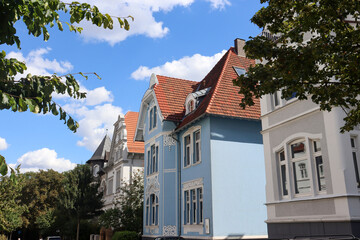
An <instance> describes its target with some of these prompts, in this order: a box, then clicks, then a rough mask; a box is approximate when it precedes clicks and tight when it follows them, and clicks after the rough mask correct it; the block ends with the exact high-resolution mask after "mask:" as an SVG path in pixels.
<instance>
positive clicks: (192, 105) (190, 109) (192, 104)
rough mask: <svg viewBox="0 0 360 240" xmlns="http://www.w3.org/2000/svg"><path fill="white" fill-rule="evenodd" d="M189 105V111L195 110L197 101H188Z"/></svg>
mask: <svg viewBox="0 0 360 240" xmlns="http://www.w3.org/2000/svg"><path fill="white" fill-rule="evenodd" d="M187 107H188V113H190V112H192V111H194V109H195V102H194V100H190V101H189V102H188V105H187Z"/></svg>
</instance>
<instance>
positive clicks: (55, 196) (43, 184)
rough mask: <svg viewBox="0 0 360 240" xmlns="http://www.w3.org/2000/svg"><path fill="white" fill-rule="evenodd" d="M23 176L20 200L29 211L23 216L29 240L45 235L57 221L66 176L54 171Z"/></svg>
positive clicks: (30, 173)
mask: <svg viewBox="0 0 360 240" xmlns="http://www.w3.org/2000/svg"><path fill="white" fill-rule="evenodd" d="M22 176H23V177H22V185H23V187H22V189H21V195H20V197H19V198H20V200H21V203H22V204H23V205H25V206H27V209H28V211H27V212H24V214H23V228H24V233H25V234H28V235H31V236H27V237H28V238H30V237H34V238H35V237H36V235H37V234H40V235H42V234H44V231H46V230H47V229H48V228H50V227H51V225H52V224H53V223H54V221H55V218H56V217H55V216H54V211H55V210H56V208H57V206H58V203H59V199H60V196H61V195H62V193H63V192H64V187H63V184H62V181H63V180H64V176H63V174H61V173H59V172H56V171H54V170H47V171H44V170H40V171H39V172H28V173H24V174H22Z"/></svg>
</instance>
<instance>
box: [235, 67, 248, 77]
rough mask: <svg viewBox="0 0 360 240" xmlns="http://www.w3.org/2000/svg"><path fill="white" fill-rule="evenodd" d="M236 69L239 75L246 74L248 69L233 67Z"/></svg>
mask: <svg viewBox="0 0 360 240" xmlns="http://www.w3.org/2000/svg"><path fill="white" fill-rule="evenodd" d="M233 68H234V70H235V71H236V73H237V75H238V76H241V75H245V74H246V70H245V69H243V68H239V67H233Z"/></svg>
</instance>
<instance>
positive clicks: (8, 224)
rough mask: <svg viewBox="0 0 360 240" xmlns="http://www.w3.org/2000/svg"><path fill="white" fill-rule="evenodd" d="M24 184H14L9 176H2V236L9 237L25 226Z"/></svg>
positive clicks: (0, 225) (0, 230)
mask: <svg viewBox="0 0 360 240" xmlns="http://www.w3.org/2000/svg"><path fill="white" fill-rule="evenodd" d="M21 188H22V183H21V181H18V182H16V183H14V182H13V181H12V180H11V179H10V178H9V177H8V176H0V234H7V235H9V239H11V235H12V232H13V231H15V230H16V229H18V228H20V227H21V226H22V225H23V219H22V215H23V213H24V212H26V211H27V206H26V205H24V204H22V203H21V200H20V198H19V197H20V195H21Z"/></svg>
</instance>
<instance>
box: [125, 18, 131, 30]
mask: <svg viewBox="0 0 360 240" xmlns="http://www.w3.org/2000/svg"><path fill="white" fill-rule="evenodd" d="M124 22H125V27H124V29H125V30H126V31H129V30H130V25H129V22H128V20H127V19H126V18H125V19H124Z"/></svg>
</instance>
